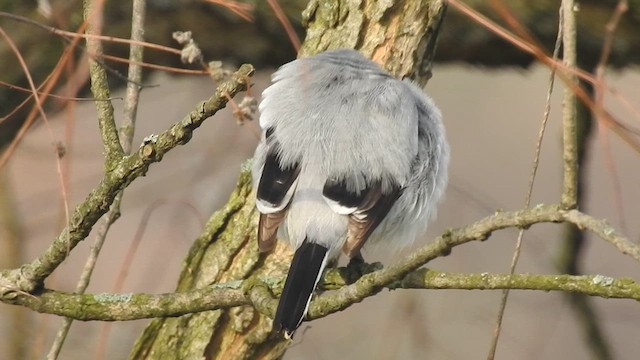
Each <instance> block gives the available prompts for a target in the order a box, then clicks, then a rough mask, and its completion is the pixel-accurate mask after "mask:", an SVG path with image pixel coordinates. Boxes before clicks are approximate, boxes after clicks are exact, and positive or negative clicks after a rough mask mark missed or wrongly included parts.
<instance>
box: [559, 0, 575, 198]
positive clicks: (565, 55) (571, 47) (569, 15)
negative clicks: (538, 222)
mask: <svg viewBox="0 0 640 360" xmlns="http://www.w3.org/2000/svg"><path fill="white" fill-rule="evenodd" d="M561 7H562V23H563V28H562V50H563V51H562V62H563V63H564V65H565V67H567V68H577V66H576V65H577V63H576V61H577V60H576V59H577V56H576V31H577V30H576V14H575V8H574V7H575V3H574V1H573V0H562V5H561ZM565 76H566V77H567V79H568V81H569V82H570V84H571V86H569V87H566V88H565V90H564V99H563V102H562V144H563V145H562V148H563V156H562V157H563V163H564V167H563V169H564V171H563V184H562V196H561V204H562V207H564V208H565V209H573V208H575V207H576V206H578V144H577V141H578V140H577V139H578V130H577V120H576V117H577V107H576V106H577V99H576V94H575V92H574V91H573V88H574V87H577V86H578V78H577V77H576V76H575V75H573V74H570V73H567V74H565Z"/></svg>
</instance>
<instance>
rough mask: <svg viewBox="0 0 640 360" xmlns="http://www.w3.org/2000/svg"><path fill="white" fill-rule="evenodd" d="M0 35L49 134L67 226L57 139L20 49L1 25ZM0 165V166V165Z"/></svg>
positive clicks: (63, 180) (64, 183)
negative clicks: (20, 71)
mask: <svg viewBox="0 0 640 360" xmlns="http://www.w3.org/2000/svg"><path fill="white" fill-rule="evenodd" d="M0 35H1V36H2V37H3V38H4V40H5V41H6V42H7V44H8V45H9V47H10V48H11V50H12V51H13V52H14V54H15V55H16V57H17V58H18V62H19V63H20V66H21V67H22V70H23V71H24V74H25V76H26V78H27V81H28V82H29V87H30V88H31V92H32V94H33V98H34V99H35V102H36V108H37V111H38V112H39V113H40V116H42V120H43V121H44V123H45V128H46V129H47V133H48V134H49V139H50V141H51V144H52V145H53V147H54V151H53V154H54V156H55V162H56V173H57V175H58V181H59V182H60V191H61V193H62V203H63V207H64V215H65V217H64V221H65V225H66V226H65V228H67V227H68V225H69V218H70V216H69V197H68V194H67V187H66V181H65V179H64V173H63V171H62V164H61V162H60V156H59V154H58V151H57V148H56V146H57V144H58V141H57V140H56V138H55V135H54V133H53V129H52V128H51V126H50V124H49V118H48V117H47V114H46V113H45V111H44V109H43V107H42V104H43V103H42V100H41V99H40V96H38V90H37V89H36V86H35V84H34V83H33V78H32V77H31V73H30V72H29V68H28V67H27V64H26V63H25V61H24V59H23V58H22V55H21V54H20V51H19V50H18V48H17V47H16V45H15V44H14V43H13V40H11V38H10V37H9V35H7V33H6V32H5V31H4V29H3V28H2V27H0ZM0 167H1V166H0Z"/></svg>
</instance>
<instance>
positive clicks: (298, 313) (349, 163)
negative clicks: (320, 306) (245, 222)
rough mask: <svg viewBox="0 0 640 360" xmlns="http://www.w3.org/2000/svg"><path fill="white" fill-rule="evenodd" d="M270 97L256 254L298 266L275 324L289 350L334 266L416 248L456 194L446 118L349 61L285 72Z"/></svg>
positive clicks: (356, 60) (399, 84)
mask: <svg viewBox="0 0 640 360" xmlns="http://www.w3.org/2000/svg"><path fill="white" fill-rule="evenodd" d="M272 82H273V84H272V85H271V86H270V87H268V88H267V89H266V90H265V91H264V92H263V94H262V96H263V98H262V102H261V103H260V113H261V114H260V126H261V128H262V130H263V132H262V136H261V141H260V144H259V145H258V147H257V149H256V153H255V158H254V163H253V184H254V188H256V189H257V199H256V206H257V208H258V211H259V212H260V223H259V225H258V246H259V248H260V250H261V251H268V250H270V249H272V248H273V246H274V245H275V242H276V237H277V238H280V239H281V240H285V241H287V242H289V244H290V245H291V246H292V248H293V249H295V255H294V257H293V261H292V263H291V267H290V268H289V273H288V276H287V280H286V282H285V286H284V289H283V292H282V295H281V297H280V301H279V303H278V309H277V311H276V316H275V318H274V323H273V327H274V330H275V331H283V332H284V335H285V336H286V337H287V338H291V337H292V336H293V332H294V331H295V330H296V329H297V328H298V327H299V326H300V323H301V322H302V321H303V319H304V317H305V315H306V313H307V310H308V308H309V303H310V301H311V297H312V295H313V292H314V290H315V288H316V286H317V284H318V281H319V280H320V277H321V276H322V272H323V270H324V268H325V267H326V265H327V263H328V262H331V261H332V260H334V259H336V258H337V257H338V256H339V255H340V252H343V253H345V254H346V255H347V256H348V257H349V258H350V259H352V260H354V259H356V260H362V256H361V254H360V250H361V249H362V247H363V246H364V245H365V243H367V244H384V245H389V246H392V247H394V248H400V247H402V246H406V245H409V244H411V243H412V242H413V240H414V239H415V238H416V236H417V235H420V234H421V233H423V232H424V231H425V230H426V226H427V222H428V221H429V220H430V219H431V218H433V217H434V216H435V213H436V206H437V204H438V202H439V201H440V199H441V197H442V194H443V192H444V190H445V187H446V185H447V168H448V165H449V145H448V143H447V141H446V139H445V131H444V127H443V125H442V118H441V114H440V111H439V110H438V108H436V106H435V105H434V103H433V101H432V100H431V99H430V98H429V97H428V96H427V95H425V94H424V92H423V91H422V90H421V89H420V88H419V87H418V86H416V85H414V84H413V83H411V82H410V81H408V80H404V81H402V80H398V79H395V78H393V77H392V76H391V75H390V74H389V73H387V72H386V71H384V70H383V69H381V68H380V67H379V66H378V65H377V64H376V63H374V62H372V61H371V60H369V59H367V58H365V57H364V56H363V55H362V54H360V53H359V52H357V51H355V50H351V49H340V50H331V51H326V52H323V53H320V54H318V55H315V56H312V57H307V58H303V59H298V60H295V61H292V62H290V63H288V64H285V65H283V66H282V67H281V68H280V69H279V70H278V71H277V72H276V73H275V74H274V75H273V76H272Z"/></svg>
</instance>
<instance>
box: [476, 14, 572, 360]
mask: <svg viewBox="0 0 640 360" xmlns="http://www.w3.org/2000/svg"><path fill="white" fill-rule="evenodd" d="M561 44H562V17H561V18H560V24H559V25H558V34H557V36H556V41H555V45H554V48H553V58H554V59H557V58H558V54H559V53H560V45H561ZM555 76H556V71H555V68H552V69H551V73H550V74H549V87H548V89H547V98H546V100H545V105H544V113H543V115H542V124H541V125H540V130H539V131H538V140H537V141H536V148H535V151H534V156H533V165H532V167H531V174H530V175H529V186H528V189H527V195H526V197H525V208H527V207H529V206H530V205H531V195H532V193H533V184H534V182H535V178H536V173H537V171H538V165H539V163H540V150H541V149H542V140H543V138H544V133H545V130H546V128H547V123H548V121H549V114H550V112H551V94H552V93H553V85H554V80H555ZM523 236H524V229H520V230H519V231H518V238H517V241H516V248H515V251H514V253H513V258H512V259H511V267H510V269H509V273H510V274H514V273H515V270H516V265H517V263H518V259H519V257H520V249H521V246H522V238H523ZM508 298H509V289H505V290H504V291H503V292H502V298H501V299H500V305H499V307H498V316H497V317H496V324H495V328H494V330H493V337H492V339H491V345H490V346H489V353H488V355H487V359H489V360H492V359H494V358H495V356H496V350H497V347H498V340H499V339H500V333H501V330H502V319H503V317H504V312H505V309H506V306H507V301H508Z"/></svg>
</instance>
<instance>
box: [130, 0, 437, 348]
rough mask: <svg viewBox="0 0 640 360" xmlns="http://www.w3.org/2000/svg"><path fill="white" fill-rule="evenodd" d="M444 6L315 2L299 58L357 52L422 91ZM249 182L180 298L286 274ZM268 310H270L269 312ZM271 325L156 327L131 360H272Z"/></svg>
mask: <svg viewBox="0 0 640 360" xmlns="http://www.w3.org/2000/svg"><path fill="white" fill-rule="evenodd" d="M444 11H445V5H444V2H443V1H441V0H406V1H401V0H395V1H374V0H329V1H327V0H323V1H318V0H312V1H311V2H310V3H309V6H308V7H307V9H306V10H305V12H304V15H303V16H304V17H305V22H306V26H307V28H308V31H307V38H306V40H305V42H304V44H303V47H302V49H301V53H300V56H307V55H311V54H314V53H317V52H320V51H323V50H326V49H329V48H339V47H350V48H356V49H359V50H360V51H362V52H363V53H365V54H366V55H368V56H370V57H371V58H373V59H374V60H376V61H377V62H378V63H380V64H382V65H383V66H384V67H385V68H387V69H388V70H389V71H390V72H392V73H393V74H395V75H396V76H398V77H407V76H408V77H412V78H415V79H416V80H418V81H420V82H422V83H426V80H427V79H428V75H429V71H430V65H431V59H432V57H433V53H434V49H435V44H436V37H437V34H438V30H439V26H440V23H441V21H442V18H443V16H444ZM256 223H257V219H256V213H255V211H254V200H253V195H252V193H251V185H250V175H249V173H248V172H247V171H244V172H243V173H242V174H241V175H240V180H239V182H238V186H237V188H236V190H235V192H234V193H233V194H232V196H231V198H230V200H229V202H228V203H227V205H226V206H225V207H224V208H223V209H222V210H220V211H218V212H217V213H216V214H214V215H213V216H212V217H211V219H210V220H209V222H208V224H207V229H205V230H206V231H204V232H203V233H208V234H215V235H214V236H213V237H211V236H207V237H204V236H203V237H201V238H198V239H197V240H196V242H195V243H194V245H193V247H192V249H191V251H190V253H189V255H188V256H187V258H186V260H185V263H184V268H183V271H182V275H181V277H180V281H179V283H178V288H177V289H178V291H189V290H190V289H195V288H201V287H205V286H215V284H219V283H228V282H232V281H234V280H240V279H246V278H247V277H249V276H250V275H255V274H264V275H280V276H283V275H284V274H285V273H286V270H287V268H288V264H289V258H290V256H291V252H290V250H289V249H288V248H287V247H286V246H284V245H282V244H280V245H278V247H277V248H276V249H275V251H273V252H272V253H269V254H268V255H260V254H259V253H258V250H257V246H256V239H255V225H256ZM271 305H273V304H267V307H271ZM270 329H271V319H270V318H269V317H267V316H265V315H263V314H262V313H260V312H258V311H257V310H255V309H254V308H253V307H250V306H244V307H239V308H233V309H228V310H217V311H208V312H202V313H198V314H190V315H185V316H182V317H179V318H167V319H156V320H154V321H152V322H151V324H150V325H149V326H148V327H147V328H146V330H145V331H144V333H143V334H142V336H141V337H140V338H139V339H138V341H137V342H136V344H135V347H134V349H133V351H132V353H131V355H130V358H131V359H201V358H203V357H204V358H206V359H274V358H280V357H282V355H283V354H284V352H285V351H286V348H287V346H288V345H289V341H288V340H285V339H283V338H281V337H279V336H274V335H272V334H270Z"/></svg>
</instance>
